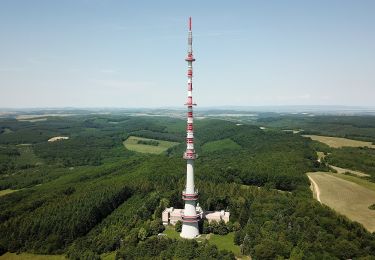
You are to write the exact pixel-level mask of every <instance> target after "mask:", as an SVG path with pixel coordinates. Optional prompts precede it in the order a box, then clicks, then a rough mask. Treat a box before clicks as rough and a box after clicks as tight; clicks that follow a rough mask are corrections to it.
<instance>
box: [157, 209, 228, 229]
mask: <svg viewBox="0 0 375 260" xmlns="http://www.w3.org/2000/svg"><path fill="white" fill-rule="evenodd" d="M196 210H197V215H198V216H199V218H200V219H203V220H204V219H207V220H208V222H209V223H211V222H212V221H216V222H220V221H221V220H223V221H224V222H225V223H227V222H228V221H229V216H230V213H229V212H228V211H224V210H221V211H203V210H202V208H201V207H199V205H198V206H197V207H196ZM183 215H184V209H175V208H173V207H170V208H166V209H165V210H164V211H163V213H162V221H163V225H169V224H170V225H175V224H176V223H177V221H181V222H182V216H183Z"/></svg>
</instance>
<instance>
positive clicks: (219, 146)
mask: <svg viewBox="0 0 375 260" xmlns="http://www.w3.org/2000/svg"><path fill="white" fill-rule="evenodd" d="M238 149H241V146H240V145H239V144H237V143H236V142H234V141H233V140H232V139H229V138H226V139H222V140H218V141H212V142H208V143H205V144H204V145H203V146H202V150H203V152H205V153H207V152H214V151H221V150H238Z"/></svg>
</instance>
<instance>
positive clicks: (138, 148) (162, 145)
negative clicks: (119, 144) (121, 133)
mask: <svg viewBox="0 0 375 260" xmlns="http://www.w3.org/2000/svg"><path fill="white" fill-rule="evenodd" d="M138 141H156V142H158V143H159V145H158V146H154V145H147V144H139V143H138ZM178 144H179V143H177V142H169V141H162V140H156V139H149V138H143V137H137V136H129V138H128V139H126V141H124V146H125V147H126V149H128V150H131V151H135V152H139V153H152V154H161V153H163V152H165V151H166V150H167V149H169V148H171V147H173V146H175V145H178Z"/></svg>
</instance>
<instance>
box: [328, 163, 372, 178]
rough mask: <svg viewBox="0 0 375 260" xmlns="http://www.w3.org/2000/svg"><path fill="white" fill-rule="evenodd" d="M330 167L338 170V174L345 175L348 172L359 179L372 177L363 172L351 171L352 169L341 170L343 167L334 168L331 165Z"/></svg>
mask: <svg viewBox="0 0 375 260" xmlns="http://www.w3.org/2000/svg"><path fill="white" fill-rule="evenodd" d="M330 167H331V168H332V169H334V170H336V171H337V172H338V173H342V174H345V173H346V172H348V173H351V174H354V175H357V176H359V177H369V176H370V175H369V174H366V173H363V172H359V171H353V170H350V169H345V168H341V167H337V166H333V165H330Z"/></svg>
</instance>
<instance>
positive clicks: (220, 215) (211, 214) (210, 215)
mask: <svg viewBox="0 0 375 260" xmlns="http://www.w3.org/2000/svg"><path fill="white" fill-rule="evenodd" d="M229 216H230V213H229V212H228V211H224V210H221V211H205V212H204V215H203V218H204V219H207V220H208V223H211V222H212V221H216V222H220V221H221V220H222V221H224V222H225V223H227V222H229Z"/></svg>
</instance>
